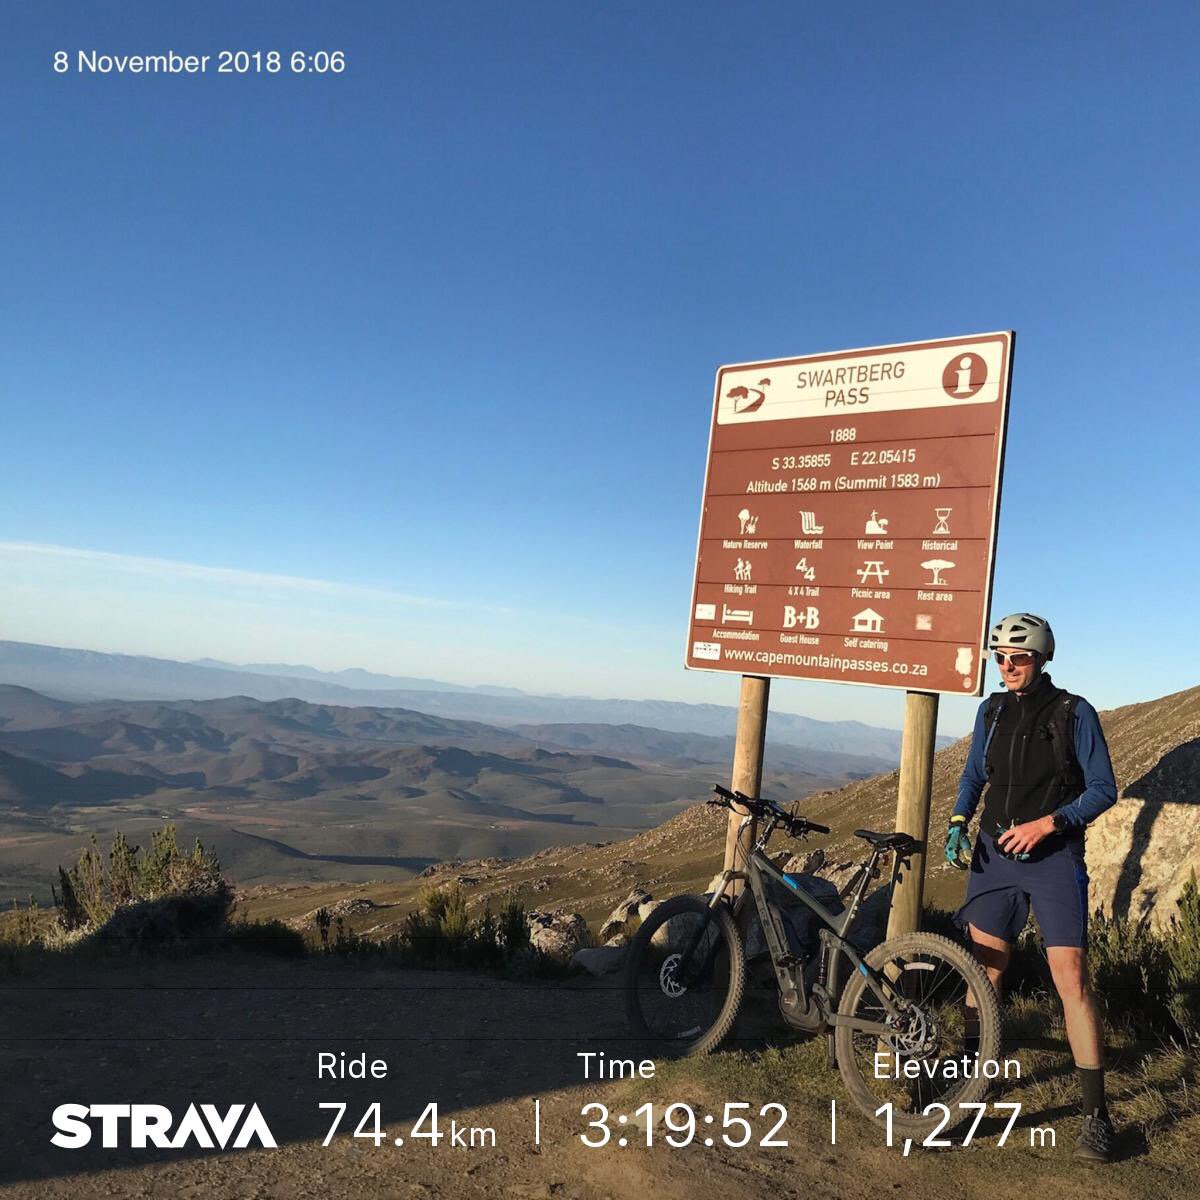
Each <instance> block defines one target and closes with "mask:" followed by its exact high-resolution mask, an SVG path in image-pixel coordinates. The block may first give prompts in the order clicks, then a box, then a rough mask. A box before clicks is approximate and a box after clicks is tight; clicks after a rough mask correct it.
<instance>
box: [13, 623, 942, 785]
mask: <svg viewBox="0 0 1200 1200" xmlns="http://www.w3.org/2000/svg"><path fill="white" fill-rule="evenodd" d="M287 672H291V673H290V674H289V673H287ZM0 682H3V683H10V684H19V685H21V686H23V687H27V688H30V689H32V690H34V691H38V692H41V693H43V694H44V695H47V696H55V697H59V698H62V699H67V700H83V701H86V700H107V699H112V698H114V697H120V698H121V699H123V700H215V699H221V698H224V697H228V696H236V695H244V696H251V697H253V698H255V699H257V700H283V699H297V700H307V701H308V702H309V703H312V704H336V705H341V706H348V707H354V706H362V705H368V706H371V705H373V706H378V707H383V708H404V709H410V710H417V711H420V712H424V713H429V714H433V715H436V716H440V717H445V718H447V719H449V720H460V721H480V722H485V723H487V724H489V725H499V726H513V725H522V724H545V723H549V722H552V723H557V724H561V723H564V722H566V723H572V724H593V725H639V726H645V727H649V728H652V729H661V730H665V731H668V732H674V733H699V734H705V735H708V736H713V737H731V736H732V735H733V733H734V730H735V728H736V724H737V709H736V708H734V707H732V706H730V705H719V704H685V703H682V702H680V701H671V700H596V699H591V698H589V697H586V696H536V695H529V694H526V693H524V692H521V691H519V690H518V689H516V688H491V687H479V688H465V687H462V686H460V685H455V684H446V683H438V682H436V681H427V680H417V679H407V678H403V677H398V676H389V675H378V674H375V673H373V672H369V671H359V670H358V669H355V668H351V669H350V670H348V671H339V672H324V671H318V670H316V669H315V668H312V667H297V666H283V665H279V664H256V665H252V666H247V667H238V666H233V665H230V664H228V663H219V662H218V661H217V660H214V659H204V660H200V661H199V662H191V663H185V662H176V661H174V660H172V659H161V658H148V657H145V656H141V655H130V654H105V653H101V652H99V651H95V650H77V649H69V648H63V647H58V646H41V645H37V644H34V643H30V642H7V641H0ZM418 684H420V685H421V686H420V687H418V686H416V685H418ZM351 685H353V686H351ZM770 737H771V739H772V741H774V742H783V743H787V744H788V745H792V746H802V747H804V748H805V749H810V750H826V751H831V752H834V753H839V754H853V755H864V756H867V757H873V758H879V759H886V760H889V761H891V762H893V763H895V762H898V761H899V757H900V737H901V734H900V731H899V730H897V729H881V728H879V727H877V726H872V725H866V724H863V723H862V722H859V721H818V720H815V719H814V718H812V717H805V716H800V715H799V714H795V713H786V712H782V711H776V710H772V712H771V716H770ZM953 740H954V739H953V738H948V737H941V738H939V740H938V744H939V745H940V746H947V745H949V744H950V743H951V742H952V741H953Z"/></svg>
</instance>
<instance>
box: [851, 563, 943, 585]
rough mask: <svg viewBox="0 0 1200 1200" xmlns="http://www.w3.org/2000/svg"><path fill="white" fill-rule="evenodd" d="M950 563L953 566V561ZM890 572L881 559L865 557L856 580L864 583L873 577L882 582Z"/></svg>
mask: <svg viewBox="0 0 1200 1200" xmlns="http://www.w3.org/2000/svg"><path fill="white" fill-rule="evenodd" d="M950 565H951V566H954V564H953V563H951V564H950ZM890 574H891V571H889V570H887V569H885V567H884V565H883V561H882V560H881V559H867V560H866V561H865V562H864V563H863V565H862V566H861V567H859V568H858V581H859V583H866V582H867V580H868V579H874V580H876V582H878V583H882V582H883V581H884V579H886V578H887V576H889V575H890Z"/></svg>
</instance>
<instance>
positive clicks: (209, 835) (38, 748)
mask: <svg viewBox="0 0 1200 1200" xmlns="http://www.w3.org/2000/svg"><path fill="white" fill-rule="evenodd" d="M243 678H244V677H243ZM373 694H374V695H380V694H381V693H373ZM564 741H565V742H568V743H571V744H564ZM0 756H2V757H0V897H3V896H5V895H9V896H11V895H13V894H15V893H16V892H18V891H20V892H23V891H26V890H29V888H31V887H34V888H38V889H44V888H45V887H47V886H48V883H47V881H48V880H49V878H50V877H51V873H52V871H53V868H54V867H55V866H56V865H57V864H58V863H59V862H66V861H72V860H73V859H74V858H75V857H77V855H78V852H79V847H80V845H81V843H82V842H85V841H86V838H87V835H89V834H90V833H92V832H95V833H96V834H97V836H98V837H100V838H101V840H102V841H103V840H104V839H105V838H106V837H108V836H109V835H110V834H111V833H112V832H113V831H115V830H117V829H120V830H121V831H122V832H124V833H125V834H126V835H127V836H128V837H129V838H130V840H131V841H134V842H137V843H138V844H143V845H144V844H146V843H147V842H148V838H149V836H150V835H151V833H152V830H153V829H154V828H157V827H158V825H159V823H160V822H161V821H162V820H164V819H170V820H173V821H174V822H175V823H176V825H177V826H178V827H179V830H180V833H181V835H182V836H183V837H184V839H185V840H187V841H190V840H191V839H192V838H194V837H200V838H201V840H203V841H204V842H205V844H207V845H212V846H214V847H215V848H216V850H217V852H218V853H219V855H220V857H221V859H222V862H223V863H224V864H225V866H226V868H227V869H228V870H229V872H230V874H231V875H232V876H233V877H234V878H236V879H238V880H239V881H240V882H250V881H253V880H255V879H281V880H282V879H321V878H326V879H327V878H342V879H360V878H370V877H372V876H376V877H378V876H379V875H385V876H386V875H399V876H400V877H408V876H410V875H411V874H413V873H414V872H416V871H419V870H421V869H422V868H423V867H425V866H428V865H429V864H430V863H433V862H436V861H438V860H440V859H444V858H448V857H462V856H475V857H479V856H497V855H500V856H520V855H523V854H529V853H531V852H534V851H536V850H539V849H541V848H543V847H545V846H547V845H552V844H555V843H561V842H564V841H566V842H570V841H582V840H592V841H594V840H596V839H598V838H602V839H612V838H618V839H619V838H623V837H628V836H629V835H630V834H632V833H634V832H636V831H637V830H639V829H645V828H647V827H650V826H653V825H656V824H659V823H661V822H662V821H663V820H665V819H666V818H667V817H669V816H670V815H671V814H672V813H675V812H678V811H680V810H681V809H682V808H684V807H686V806H687V805H688V804H690V803H692V802H693V801H694V800H695V799H696V797H697V796H699V795H702V794H703V793H704V792H705V791H707V789H708V788H709V787H710V786H711V783H712V781H713V780H714V779H727V778H728V772H729V761H730V757H731V748H730V745H729V743H728V739H720V738H705V737H700V736H696V735H679V734H669V733H664V732H662V731H660V730H654V729H646V728H638V727H633V726H629V727H625V728H624V729H621V730H618V731H617V732H616V733H615V734H614V735H613V736H612V737H606V736H605V731H604V728H603V727H589V728H588V729H587V731H586V732H585V731H584V730H583V729H582V728H581V727H574V726H566V725H559V726H556V727H553V728H547V729H543V730H532V729H531V730H530V731H529V732H528V733H523V732H521V731H518V730H516V729H512V728H501V727H498V726H493V725H487V724H484V723H482V722H476V721H461V720H454V719H450V718H446V717H439V716H434V715H431V714H429V713H424V712H417V711H414V710H409V709H400V708H386V707H381V706H377V705H357V706H344V705H332V704H311V703H308V702H307V701H304V700H298V699H294V698H288V699H282V700H268V701H264V700H257V699H254V698H253V697H250V696H244V695H238V696H226V697H222V698H220V699H213V700H171V701H161V700H133V701H131V700H100V701H90V702H79V701H66V700H54V699H51V698H49V697H47V696H44V695H42V694H41V693H39V692H36V691H33V690H32V689H29V688H25V687H20V686H15V685H11V684H9V685H0ZM877 765H878V762H877V761H876V760H871V759H867V758H863V757H860V756H846V755H837V754H835V753H831V752H825V751H808V750H804V749H802V748H799V747H794V746H781V747H779V748H778V749H773V750H772V752H771V753H770V754H769V755H768V761H767V764H766V768H765V773H764V779H765V783H766V786H767V787H768V788H769V789H771V790H772V791H773V792H774V793H775V794H779V795H785V796H790V797H794V796H800V795H804V794H805V793H807V792H810V791H812V790H814V789H817V788H824V787H828V786H829V785H830V784H831V783H835V782H840V781H844V780H845V779H847V778H854V777H858V776H861V775H863V774H864V773H866V771H868V770H869V769H870V768H871V767H872V766H877ZM6 885H7V886H6Z"/></svg>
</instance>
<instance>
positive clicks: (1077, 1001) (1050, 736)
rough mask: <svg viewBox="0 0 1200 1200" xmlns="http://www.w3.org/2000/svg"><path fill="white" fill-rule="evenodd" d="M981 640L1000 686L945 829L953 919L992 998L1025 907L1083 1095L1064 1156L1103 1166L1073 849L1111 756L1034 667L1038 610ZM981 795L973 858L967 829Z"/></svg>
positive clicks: (1095, 1027)
mask: <svg viewBox="0 0 1200 1200" xmlns="http://www.w3.org/2000/svg"><path fill="white" fill-rule="evenodd" d="M988 648H989V649H990V650H991V651H993V652H994V653H995V658H996V663H997V665H998V666H999V667H1000V677H1001V679H1002V680H1003V682H1004V686H1005V688H1006V689H1007V690H1006V691H1004V692H1000V693H997V694H996V695H993V696H990V697H989V698H988V699H987V700H985V701H984V702H983V704H981V705H980V707H979V713H978V715H977V716H976V719H975V730H974V734H973V736H972V739H971V751H970V754H969V756H968V758H967V765H966V767H965V768H964V769H963V773H962V779H961V780H960V782H959V785H958V799H957V801H956V802H955V805H954V812H953V814H952V816H951V818H950V828H949V829H948V831H947V834H946V858H947V860H948V861H949V862H950V863H951V864H952V865H954V866H956V867H959V868H961V869H963V870H966V868H967V865H968V861H969V863H970V878H969V880H968V883H967V894H966V899H965V900H964V902H963V905H962V907H961V908H960V909H959V910H958V912H956V913H955V915H954V920H955V922H956V923H957V924H958V925H959V926H960V928H965V929H967V930H968V931H969V933H970V937H971V944H972V949H973V950H974V953H975V956H976V958H978V959H979V960H980V962H981V963H982V965H983V966H984V968H985V970H986V971H987V973H988V977H989V978H990V979H991V981H992V984H993V986H994V987H995V989H996V993H997V995H999V994H1000V981H1001V978H1002V977H1003V974H1004V968H1005V967H1006V966H1007V965H1008V961H1009V958H1010V956H1011V953H1012V947H1013V943H1014V942H1015V941H1016V940H1017V937H1018V935H1019V934H1020V932H1021V930H1022V929H1023V928H1024V926H1025V922H1026V920H1027V919H1028V916H1029V909H1030V906H1031V905H1032V907H1033V912H1034V915H1035V916H1036V917H1037V922H1038V926H1039V927H1040V929H1041V932H1042V937H1043V939H1044V941H1045V943H1046V957H1047V959H1048V960H1049V963H1050V973H1051V975H1052V976H1053V978H1054V986H1055V988H1056V989H1057V990H1058V995H1059V998H1060V999H1061V1000H1062V1005H1063V1015H1064V1017H1065V1019H1066V1026H1067V1040H1068V1041H1069V1042H1070V1045H1071V1051H1072V1053H1073V1055H1074V1057H1075V1065H1076V1069H1077V1071H1078V1073H1079V1081H1080V1086H1081V1089H1082V1092H1083V1131H1082V1132H1081V1133H1080V1135H1079V1141H1078V1143H1077V1145H1076V1147H1075V1157H1076V1158H1082V1159H1087V1160H1089V1161H1092V1162H1109V1161H1110V1160H1111V1158H1112V1142H1113V1128H1112V1123H1111V1121H1110V1120H1109V1115H1108V1107H1107V1104H1106V1103H1105V1098H1104V1065H1103V1064H1104V1058H1103V1055H1104V1049H1103V1038H1102V1033H1101V1025H1100V1017H1099V1014H1098V1012H1097V1010H1096V1002H1095V999H1094V997H1093V995H1092V991H1091V988H1090V986H1089V983H1088V964H1087V924H1088V875H1087V866H1086V864H1085V862H1084V853H1083V850H1084V829H1085V828H1086V826H1087V825H1088V824H1089V823H1090V822H1091V821H1094V820H1095V819H1096V817H1098V816H1099V815H1100V814H1101V813H1102V812H1104V811H1105V809H1107V808H1109V807H1110V806H1111V805H1112V804H1114V803H1115V801H1116V798H1117V785H1116V781H1115V779H1114V778H1113V770H1112V763H1111V762H1110V761H1109V756H1108V747H1107V745H1106V744H1105V741H1104V733H1103V731H1102V730H1101V728H1100V719H1099V718H1098V717H1097V715H1096V710H1095V709H1094V708H1093V707H1092V706H1091V705H1090V704H1089V703H1088V702H1087V701H1086V700H1084V699H1083V698H1082V697H1079V696H1072V695H1071V694H1070V693H1069V692H1065V691H1063V690H1062V689H1061V688H1057V687H1055V686H1054V684H1053V683H1052V682H1051V680H1050V676H1049V675H1047V674H1046V673H1045V671H1044V670H1043V667H1044V666H1045V664H1046V663H1047V662H1049V661H1050V660H1051V659H1052V658H1053V657H1054V634H1053V633H1052V632H1051V629H1050V626H1049V624H1048V623H1047V622H1046V621H1045V620H1044V619H1043V618H1042V617H1037V616H1034V615H1033V614H1032V613H1014V614H1013V615H1012V616H1008V617H1005V618H1004V620H1002V621H1000V622H999V624H997V625H995V626H993V628H992V631H991V634H990V636H989V638H988ZM985 787H986V793H985V792H984V789H985ZM981 794H984V795H985V799H984V806H983V816H982V817H981V819H980V825H979V836H978V839H977V842H976V845H975V851H974V854H973V855H972V854H971V853H970V852H971V844H970V842H969V841H968V839H967V835H966V830H967V824H968V822H969V821H970V819H971V817H972V815H973V814H974V812H975V808H976V806H977V805H978V803H979V798H980V795H981ZM968 856H970V857H969V858H968ZM976 1032H977V1031H976ZM967 1033H968V1042H970V1040H971V1033H972V1031H971V1029H970V1028H968V1030H967ZM976 1045H977V1041H976Z"/></svg>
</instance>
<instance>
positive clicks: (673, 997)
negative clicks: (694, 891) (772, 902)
mask: <svg viewBox="0 0 1200 1200" xmlns="http://www.w3.org/2000/svg"><path fill="white" fill-rule="evenodd" d="M745 984H746V964H745V955H744V954H743V951H742V939H741V937H740V936H739V934H738V931H737V927H736V925H735V924H734V921H733V916H732V915H731V913H730V912H729V908H728V906H727V905H725V904H723V903H722V904H719V905H717V907H716V908H710V907H709V905H708V903H707V901H705V900H702V899H700V898H699V897H698V896H676V897H675V898H674V899H673V900H667V901H664V902H663V903H662V904H660V905H659V906H658V907H657V908H656V909H655V910H654V911H653V912H652V913H651V914H650V915H649V916H648V917H647V918H646V920H645V921H643V922H642V925H641V927H640V928H639V929H638V931H637V933H635V934H634V936H633V939H632V940H631V941H630V943H629V951H628V954H627V956H626V960H625V1012H626V1015H627V1017H628V1019H629V1024H630V1026H631V1027H632V1029H633V1033H634V1036H635V1037H638V1038H641V1039H643V1040H645V1041H647V1042H648V1043H650V1046H649V1049H650V1051H651V1052H652V1053H656V1054H660V1055H665V1056H676V1057H677V1056H682V1055H687V1054H708V1053H709V1052H710V1051H711V1050H714V1049H715V1048H716V1047H717V1045H718V1044H719V1043H720V1041H721V1039H722V1038H723V1037H725V1035H726V1034H727V1033H728V1032H729V1030H730V1029H731V1028H732V1026H733V1023H734V1021H735V1019H736V1018H737V1013H738V1007H739V1006H740V1004H741V1002H742V993H743V990H744V988H745Z"/></svg>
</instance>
